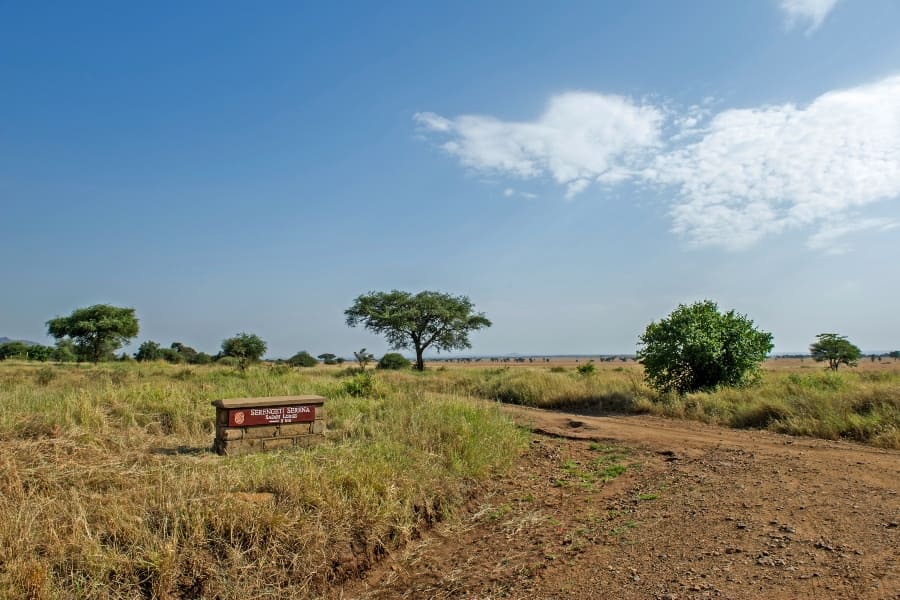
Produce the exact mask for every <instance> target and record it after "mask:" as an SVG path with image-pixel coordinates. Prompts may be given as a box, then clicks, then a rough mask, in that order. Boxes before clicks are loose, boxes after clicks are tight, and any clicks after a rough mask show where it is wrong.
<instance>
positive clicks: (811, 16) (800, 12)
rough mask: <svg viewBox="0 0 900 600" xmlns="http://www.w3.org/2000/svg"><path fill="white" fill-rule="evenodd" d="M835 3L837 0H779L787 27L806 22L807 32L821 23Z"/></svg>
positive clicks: (813, 29) (810, 31)
mask: <svg viewBox="0 0 900 600" xmlns="http://www.w3.org/2000/svg"><path fill="white" fill-rule="evenodd" d="M837 3H838V0H781V2H780V4H779V6H780V8H781V11H782V12H783V13H784V17H785V22H786V23H787V26H788V27H789V28H792V27H795V26H796V25H798V24H800V23H806V24H807V25H808V27H807V30H806V33H807V34H809V33H812V32H813V31H815V30H816V29H818V28H819V27H820V26H821V25H822V23H823V22H824V21H825V18H826V17H827V16H828V13H830V12H831V10H832V9H833V8H834V5H835V4H837Z"/></svg>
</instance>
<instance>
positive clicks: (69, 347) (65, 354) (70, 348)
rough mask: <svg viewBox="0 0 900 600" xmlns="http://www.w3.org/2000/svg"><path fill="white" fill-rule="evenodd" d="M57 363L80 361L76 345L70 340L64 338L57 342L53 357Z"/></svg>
mask: <svg viewBox="0 0 900 600" xmlns="http://www.w3.org/2000/svg"><path fill="white" fill-rule="evenodd" d="M51 357H52V358H53V360H55V361H56V362H75V361H76V360H78V354H77V353H76V351H75V343H74V342H72V340H70V339H69V338H64V339H61V340H59V341H58V342H56V347H55V348H54V349H53V353H52V355H51Z"/></svg>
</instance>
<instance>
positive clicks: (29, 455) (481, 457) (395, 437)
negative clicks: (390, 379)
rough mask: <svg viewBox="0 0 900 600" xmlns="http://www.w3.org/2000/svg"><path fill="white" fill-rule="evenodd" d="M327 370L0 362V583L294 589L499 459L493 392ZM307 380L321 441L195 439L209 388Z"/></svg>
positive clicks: (507, 450) (71, 590)
mask: <svg viewBox="0 0 900 600" xmlns="http://www.w3.org/2000/svg"><path fill="white" fill-rule="evenodd" d="M342 380H343V378H342V377H338V376H335V373H333V372H325V371H322V370H312V371H303V372H298V371H296V370H291V369H273V368H268V367H262V366H261V367H257V368H254V369H251V370H249V371H248V372H247V373H246V374H244V375H242V374H239V373H237V372H236V371H234V370H231V369H223V368H217V367H193V368H185V367H173V366H169V365H165V364H153V365H140V366H138V365H128V364H110V365H101V366H98V367H79V366H76V365H59V366H56V365H54V366H37V365H32V364H8V363H7V364H3V365H0V385H2V388H0V406H2V407H3V411H2V412H0V598H4V599H6V598H9V599H13V598H15V599H18V598H141V597H146V598H195V597H203V598H223V599H224V598H262V597H278V598H285V597H298V598H304V597H309V596H310V595H313V594H315V592H316V591H317V590H321V589H323V587H324V586H326V585H327V584H328V583H329V582H333V581H336V580H339V579H341V578H344V577H347V576H350V575H352V574H354V573H356V572H358V571H360V570H362V569H364V568H366V567H367V565H368V564H370V563H371V562H372V561H373V560H375V559H377V558H378V557H379V556H380V555H382V554H383V553H385V552H386V551H388V550H389V549H391V548H394V547H397V546H398V545H401V544H403V543H404V542H405V541H406V540H408V539H410V538H411V537H413V536H415V535H417V532H418V531H419V530H420V529H421V528H422V527H423V526H426V525H428V524H429V523H430V522H432V521H434V520H435V519H439V518H442V517H443V516H445V515H446V514H447V513H448V512H449V511H451V510H452V508H453V507H454V506H456V505H457V504H458V503H459V502H460V501H462V500H464V499H465V498H466V497H467V494H468V493H470V490H471V489H472V482H474V481H475V480H477V479H479V478H483V477H486V476H488V475H489V474H491V473H492V472H494V471H496V470H498V469H503V468H505V467H506V466H508V465H509V464H510V463H511V461H512V460H513V459H514V457H515V456H516V455H517V453H518V452H519V451H520V449H521V448H523V446H524V441H525V436H524V434H523V433H522V432H521V430H519V429H518V428H516V427H515V426H514V425H512V424H511V423H510V422H509V421H508V420H507V419H506V418H505V417H503V416H502V415H501V414H500V412H499V411H498V410H496V408H495V407H491V406H489V405H485V404H484V403H478V402H472V401H471V400H465V399H462V398H458V397H452V396H445V395H439V394H434V393H428V392H424V391H420V390H416V389H398V388H397V387H395V386H393V385H391V384H390V383H386V382H383V381H378V384H377V385H376V387H375V390H376V391H375V393H374V395H373V396H371V397H365V398H355V397H349V396H347V395H346V394H345V393H344V392H343V391H342V390H343V388H342ZM295 393H319V394H323V395H325V396H326V397H327V398H328V402H327V405H326V406H327V417H328V425H329V428H330V433H329V436H328V440H327V441H326V442H325V443H323V444H321V445H320V446H318V447H315V448H311V449H306V450H295V451H285V452H279V453H271V454H260V455H252V456H246V457H235V458H222V457H218V456H215V455H213V454H211V453H209V452H208V448H209V446H210V445H211V441H212V436H213V414H214V413H213V409H212V407H211V406H210V405H209V402H210V401H211V400H213V399H215V398H221V397H234V396H238V397H240V396H254V395H283V394H295Z"/></svg>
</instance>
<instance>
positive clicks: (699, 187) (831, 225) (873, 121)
mask: <svg viewBox="0 0 900 600" xmlns="http://www.w3.org/2000/svg"><path fill="white" fill-rule="evenodd" d="M898 30H900V3H898V2H896V0H754V1H751V2H720V1H718V0H703V1H701V0H688V1H685V2H669V1H666V0H660V1H652V2H651V1H638V0H635V1H633V2H577V1H572V2H565V3H549V2H525V1H515V2H512V1H511V2H501V1H492V2H452V3H451V2H446V3H420V2H391V3H375V2H372V3H361V2H352V3H350V2H330V3H299V2H274V1H273V2H266V3H249V2H244V3H232V2H191V3H183V2H182V3H177V2H157V3H145V4H135V3H119V2H107V3H99V2H83V3H52V2H2V1H0V253H2V257H3V260H2V261H0V291H2V293H0V335H2V336H9V337H12V338H24V339H29V340H34V341H38V342H43V343H49V342H50V341H51V339H50V338H48V337H47V336H46V326H45V322H46V321H47V320H48V319H50V318H53V317H56V316H61V315H66V314H69V313H70V312H71V311H72V310H73V309H75V308H77V307H80V306H88V305H91V304H95V303H110V304H114V305H118V306H132V307H135V308H136V310H137V315H138V317H139V319H140V326H141V332H140V335H139V337H138V338H137V339H136V340H135V343H133V344H132V345H131V346H130V348H129V350H131V351H133V350H134V349H135V348H136V346H137V345H138V344H139V343H140V342H141V341H143V340H147V339H152V340H155V341H158V342H161V343H163V344H165V345H168V344H169V343H171V342H173V341H180V342H183V343H185V344H188V345H190V346H193V347H195V348H197V349H199V350H204V351H207V352H211V353H215V352H216V351H217V350H218V349H219V346H220V344H221V342H222V340H223V339H224V338H226V337H229V336H231V335H234V334H235V333H237V332H243V331H246V332H252V333H256V334H258V335H260V336H261V337H262V338H263V339H265V340H266V341H267V342H268V345H269V352H268V355H269V356H272V357H277V356H290V355H291V354H293V353H295V352H297V351H299V350H308V351H310V352H312V353H313V354H319V353H323V352H333V353H335V354H339V355H344V356H350V355H351V354H352V351H353V350H357V349H359V348H361V347H366V348H368V349H369V350H370V351H372V352H375V353H376V354H379V353H381V352H384V351H385V350H386V349H387V346H386V344H385V343H384V341H383V340H382V339H381V338H379V337H378V336H375V335H373V334H371V333H369V332H367V331H365V330H363V329H351V328H348V327H347V326H346V325H345V323H344V315H343V311H344V310H345V309H346V308H347V307H349V306H350V305H351V304H352V302H353V300H354V298H355V297H357V296H358V295H360V294H363V293H366V292H368V291H372V290H390V289H401V290H408V291H413V292H416V291H420V290H439V291H444V292H450V293H453V294H464V295H467V296H468V297H469V298H471V300H472V301H473V302H474V304H475V306H476V308H477V309H478V310H479V311H483V312H484V313H485V314H486V315H487V316H488V317H489V318H490V319H491V320H492V321H493V323H494V324H493V326H492V327H491V328H490V329H487V330H484V331H481V332H477V333H475V334H473V335H472V343H473V347H472V349H471V350H470V351H469V353H472V354H484V355H490V354H505V353H520V354H613V353H632V352H634V351H635V349H636V344H637V339H638V337H639V336H640V334H641V333H642V332H643V330H644V328H645V327H646V325H647V324H648V323H650V322H651V321H653V320H658V319H660V318H663V317H665V316H666V315H667V314H668V313H669V312H671V311H672V310H673V309H674V308H675V307H676V306H677V305H678V304H679V303H689V302H694V301H698V300H703V299H711V300H714V301H716V302H717V303H718V304H719V306H720V308H722V309H727V310H730V309H735V310H737V311H738V312H739V313H743V314H746V315H748V316H749V317H750V318H751V319H753V320H754V322H755V323H756V324H757V326H758V327H760V328H762V329H764V330H766V331H770V332H772V333H773V335H774V341H775V351H776V352H797V351H805V350H806V349H807V348H808V346H809V344H810V343H811V342H813V341H814V339H815V335H816V334H817V333H821V332H838V333H841V334H844V335H847V336H848V337H849V339H850V340H851V341H853V342H854V343H856V344H857V345H859V346H860V347H861V348H863V350H869V351H882V350H892V349H896V348H898V347H900V312H898V308H897V301H896V299H897V298H898V297H900V267H898V265H900V261H898V258H897V257H898V251H900V36H898V35H897V31H898Z"/></svg>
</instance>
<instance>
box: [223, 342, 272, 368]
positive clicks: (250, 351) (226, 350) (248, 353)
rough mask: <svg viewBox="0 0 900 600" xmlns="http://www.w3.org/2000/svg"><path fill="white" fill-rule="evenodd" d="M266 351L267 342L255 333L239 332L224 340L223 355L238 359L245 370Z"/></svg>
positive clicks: (240, 366) (239, 364)
mask: <svg viewBox="0 0 900 600" xmlns="http://www.w3.org/2000/svg"><path fill="white" fill-rule="evenodd" d="M265 353H266V343H265V342H264V341H263V340H262V338H260V337H259V336H258V335H256V334H253V333H239V334H237V335H236V336H234V337H230V338H228V339H227V340H224V341H223V342H222V355H223V356H231V357H234V358H235V359H237V361H238V367H239V368H240V369H241V371H243V370H244V369H246V368H247V365H248V364H249V363H251V362H256V361H258V360H259V359H260V358H262V355H263V354H265Z"/></svg>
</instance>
